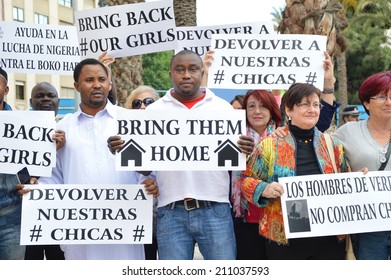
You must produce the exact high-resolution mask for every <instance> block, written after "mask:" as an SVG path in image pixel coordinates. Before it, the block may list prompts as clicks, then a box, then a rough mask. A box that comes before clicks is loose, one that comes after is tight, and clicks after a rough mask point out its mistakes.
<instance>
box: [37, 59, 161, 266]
mask: <svg viewBox="0 0 391 280" xmlns="http://www.w3.org/2000/svg"><path fill="white" fill-rule="evenodd" d="M74 81H75V83H74V85H75V88H76V90H77V91H78V92H80V95H81V104H80V106H79V110H78V111H77V112H76V113H74V114H68V115H66V116H65V117H64V118H63V119H62V120H61V121H60V122H59V123H58V128H59V129H61V130H63V131H65V133H66V134H67V136H68V137H67V142H66V144H65V146H64V147H63V148H62V149H60V150H59V151H58V152H57V166H56V168H54V170H53V174H52V177H50V178H48V177H45V178H40V180H39V182H40V183H44V184H137V183H138V182H137V179H136V176H135V173H134V172H118V171H116V170H115V157H114V156H112V155H111V154H110V153H109V151H108V150H107V143H106V139H107V138H108V137H109V135H113V133H114V131H113V130H115V127H116V123H115V113H116V110H117V109H119V108H118V107H116V106H114V105H113V104H111V102H108V98H107V97H108V94H109V91H110V89H111V82H110V80H109V78H108V70H107V68H106V67H105V66H104V65H103V64H102V63H101V62H99V61H98V60H96V59H85V60H83V61H81V62H80V63H79V64H78V65H77V66H76V68H75V71H74ZM145 188H146V190H147V192H148V193H154V194H156V192H157V186H156V184H155V182H154V181H152V180H149V181H148V182H147V183H146V187H145ZM151 211H152V209H151ZM61 248H62V249H63V251H64V254H65V259H67V260H68V259H78V260H80V259H89V260H97V259H112V260H119V259H127V260H129V259H144V247H143V245H141V244H137V245H131V244H114V245H113V244H111V245H110V244H102V245H101V244H99V245H96V244H83V245H62V246H61Z"/></svg>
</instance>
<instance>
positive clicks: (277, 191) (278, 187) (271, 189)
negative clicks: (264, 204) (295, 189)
mask: <svg viewBox="0 0 391 280" xmlns="http://www.w3.org/2000/svg"><path fill="white" fill-rule="evenodd" d="M283 193H284V188H283V186H282V184H280V183H277V182H272V183H270V184H269V185H267V186H266V188H265V189H264V190H263V192H262V196H263V197H266V198H277V197H280V196H281V195H282V194H283Z"/></svg>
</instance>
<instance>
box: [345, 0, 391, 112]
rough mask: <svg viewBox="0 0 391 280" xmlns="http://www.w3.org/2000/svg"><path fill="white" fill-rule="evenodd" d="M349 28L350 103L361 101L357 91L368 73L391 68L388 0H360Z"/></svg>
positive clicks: (389, 7)
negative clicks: (388, 35)
mask: <svg viewBox="0 0 391 280" xmlns="http://www.w3.org/2000/svg"><path fill="white" fill-rule="evenodd" d="M358 2H359V4H358V6H357V9H356V10H355V13H354V14H353V15H352V16H351V18H350V21H349V27H348V28H347V29H346V30H345V37H346V39H347V40H348V45H349V47H348V50H347V73H348V92H349V103H356V104H357V103H360V102H359V100H358V98H357V91H358V88H359V87H360V85H361V83H362V82H363V81H364V79H365V78H367V77H368V76H370V75H372V74H375V73H377V72H381V71H386V70H390V69H391V44H390V38H389V37H387V33H386V31H387V30H388V29H389V28H390V27H391V21H390V19H391V6H390V5H389V3H388V0H386V1H384V0H373V1H358Z"/></svg>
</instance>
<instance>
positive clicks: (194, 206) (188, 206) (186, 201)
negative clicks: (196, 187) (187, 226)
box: [183, 199, 200, 211]
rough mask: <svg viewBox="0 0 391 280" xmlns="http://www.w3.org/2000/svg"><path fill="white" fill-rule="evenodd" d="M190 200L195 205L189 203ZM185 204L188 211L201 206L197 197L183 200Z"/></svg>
mask: <svg viewBox="0 0 391 280" xmlns="http://www.w3.org/2000/svg"><path fill="white" fill-rule="evenodd" d="M189 202H194V205H189V204H188V203H189ZM183 205H184V206H185V209H186V211H191V210H194V209H197V208H200V204H199V202H198V200H197V199H189V200H183Z"/></svg>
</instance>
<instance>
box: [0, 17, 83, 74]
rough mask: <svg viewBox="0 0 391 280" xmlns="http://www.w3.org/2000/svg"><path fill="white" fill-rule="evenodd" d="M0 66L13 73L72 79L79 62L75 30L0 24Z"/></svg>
mask: <svg viewBox="0 0 391 280" xmlns="http://www.w3.org/2000/svg"><path fill="white" fill-rule="evenodd" d="M0 50H1V51H0V66H1V67H2V68H4V69H6V70H7V71H10V72H14V73H32V74H47V75H53V74H61V75H72V74H73V70H74V69H75V67H76V65H77V64H78V63H79V62H80V53H79V47H78V43H77V31H76V28H75V27H74V26H63V25H39V24H25V23H20V22H15V21H13V22H4V21H2V22H0Z"/></svg>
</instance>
